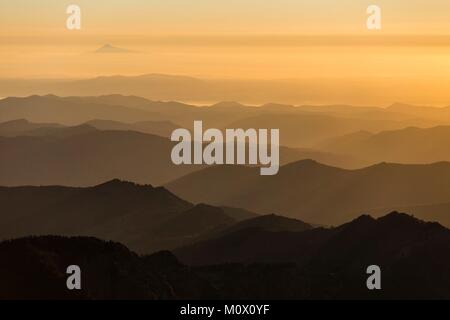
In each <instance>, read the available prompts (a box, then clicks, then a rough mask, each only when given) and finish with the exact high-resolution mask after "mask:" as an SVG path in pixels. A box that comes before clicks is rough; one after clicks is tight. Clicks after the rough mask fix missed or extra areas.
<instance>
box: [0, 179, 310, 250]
mask: <svg viewBox="0 0 450 320" xmlns="http://www.w3.org/2000/svg"><path fill="white" fill-rule="evenodd" d="M0 202H1V203H2V212H1V214H0V219H1V221H2V224H1V226H0V235H1V239H11V238H17V237H23V236H27V235H46V234H55V235H72V236H75V235H77V236H78V235H83V236H95V237H98V238H101V239H106V240H114V241H120V242H122V243H124V244H126V245H127V246H129V247H130V248H132V249H133V250H135V251H138V252H145V253H151V252H153V251H157V250H161V249H172V248H175V247H177V246H180V245H184V244H187V243H191V242H194V241H197V240H199V239H202V238H203V237H210V236H211V235H212V234H216V233H218V232H226V230H227V229H228V228H229V227H232V226H233V228H240V225H239V224H238V223H239V222H240V221H243V220H245V221H247V222H246V224H247V223H248V224H253V225H260V226H261V227H264V228H267V229H270V228H272V227H273V228H278V229H281V230H290V229H292V228H294V229H295V230H298V229H299V228H300V227H302V228H307V227H308V226H309V225H308V224H305V223H303V222H300V221H296V220H292V219H287V218H283V217H277V218H275V217H276V216H271V217H272V218H270V219H269V221H266V219H264V218H263V217H259V216H258V215H256V214H254V213H252V212H250V211H248V210H243V209H238V208H230V207H214V206H210V205H206V204H197V205H193V204H191V203H189V202H187V201H184V200H182V199H180V198H178V197H176V196H175V195H173V194H172V193H170V192H169V191H167V190H166V189H164V188H163V187H152V186H151V185H137V184H134V183H131V182H124V181H120V180H111V181H109V182H106V183H103V184H100V185H97V186H94V187H87V188H74V187H61V186H51V187H31V186H30V187H26V186H25V187H12V188H8V187H0ZM252 219H256V220H255V221H253V220H252ZM261 219H262V220H261ZM274 219H276V221H275V222H276V223H274V224H272V223H270V221H272V220H274ZM244 226H245V224H244Z"/></svg>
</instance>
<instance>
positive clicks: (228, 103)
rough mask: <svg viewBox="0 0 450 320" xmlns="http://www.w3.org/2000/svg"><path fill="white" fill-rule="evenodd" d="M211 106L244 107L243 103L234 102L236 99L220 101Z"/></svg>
mask: <svg viewBox="0 0 450 320" xmlns="http://www.w3.org/2000/svg"><path fill="white" fill-rule="evenodd" d="M211 107H213V108H241V107H245V105H243V104H241V103H239V102H236V101H221V102H217V103H215V104H213V105H211Z"/></svg>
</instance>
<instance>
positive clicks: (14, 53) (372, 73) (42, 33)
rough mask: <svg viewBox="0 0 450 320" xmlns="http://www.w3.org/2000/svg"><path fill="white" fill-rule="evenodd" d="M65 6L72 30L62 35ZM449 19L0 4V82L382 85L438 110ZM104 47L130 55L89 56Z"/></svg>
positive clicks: (402, 2) (140, 2) (60, 1)
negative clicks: (129, 79) (135, 79)
mask: <svg viewBox="0 0 450 320" xmlns="http://www.w3.org/2000/svg"><path fill="white" fill-rule="evenodd" d="M69 4H77V5H79V6H80V8H81V30H68V29H66V19H67V14H66V8H67V6H68V5H69ZM371 4H376V5H379V6H380V8H381V10H382V11H381V12H382V29H381V30H379V31H373V30H368V29H367V28H366V19H367V17H368V15H367V13H366V9H367V7H368V6H369V5H371ZM449 18H450V1H448V0H409V1H406V0H395V1H392V0H377V1H375V0H340V1H336V0H276V1H275V0H264V1H261V0H227V1H212V0H191V1H187V0H96V1H92V0H74V1H65V0H15V1H9V0H8V1H6V0H0V61H1V62H0V78H86V77H95V76H102V75H114V74H122V75H138V74H145V73H167V74H182V75H190V76H196V77H203V78H232V79H234V78H237V79H308V78H311V79H315V80H317V79H321V78H324V79H325V78H326V79H342V81H343V82H345V81H353V82H354V81H361V82H364V83H367V85H370V83H371V82H374V81H383V79H389V81H391V82H393V83H396V82H395V81H397V83H398V85H404V83H405V82H408V83H410V84H411V86H412V89H414V88H419V82H420V88H421V90H424V89H423V85H424V83H425V84H427V86H428V87H429V89H430V90H431V89H433V90H432V91H433V93H435V94H436V101H434V102H436V103H445V101H446V100H447V98H448V99H449V100H450V97H448V96H447V94H446V93H445V92H446V91H450V90H447V89H449V88H447V87H445V86H443V84H442V83H445V82H448V83H450V19H449ZM107 43H108V44H111V45H112V46H115V47H119V48H124V49H128V50H131V51H132V52H129V53H121V54H119V53H117V54H98V53H94V51H95V50H97V49H98V48H99V47H101V46H103V45H104V44H107ZM436 88H439V89H436ZM449 103H450V102H449Z"/></svg>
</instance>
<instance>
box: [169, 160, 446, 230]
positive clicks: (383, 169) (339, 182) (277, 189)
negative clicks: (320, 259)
mask: <svg viewBox="0 0 450 320" xmlns="http://www.w3.org/2000/svg"><path fill="white" fill-rule="evenodd" d="M216 181H220V184H217V183H216ZM211 185H214V186H215V187H214V188H211ZM193 186H195V187H193ZM166 187H167V188H168V189H169V190H171V191H172V192H174V193H175V194H177V195H178V196H180V197H182V198H183V199H187V200H189V201H191V202H194V203H196V202H206V203H210V204H213V205H230V206H235V207H240V208H246V209H248V210H251V211H254V212H277V213H279V214H282V215H285V216H289V217H293V218H297V219H300V220H302V221H308V222H312V223H319V224H324V225H330V224H340V223H343V222H345V221H346V220H348V219H352V218H354V217H356V216H358V215H360V214H361V213H364V212H368V211H370V210H374V209H381V208H391V207H406V206H407V207H412V206H420V205H430V204H438V203H444V202H448V199H450V163H447V162H441V163H434V164H428V165H402V164H389V163H380V164H378V165H374V166H370V167H366V168H362V169H357V170H344V169H340V168H335V167H330V166H326V165H322V164H320V163H317V162H315V161H311V160H302V161H298V162H294V163H290V164H287V165H285V166H282V167H281V168H280V171H279V173H278V174H277V175H275V176H260V175H259V172H258V169H257V168H250V167H233V166H221V167H211V168H206V169H203V170H200V171H197V172H194V173H191V174H189V175H187V176H185V177H182V178H180V179H177V180H175V181H173V182H171V183H169V184H167V185H166ZM419 217H420V216H419ZM435 218H436V219H437V218H439V222H440V223H442V224H444V225H447V226H448V225H450V215H448V216H445V217H443V216H442V215H439V216H437V215H436V217H434V216H433V214H432V213H430V214H429V215H427V219H431V220H434V219H435Z"/></svg>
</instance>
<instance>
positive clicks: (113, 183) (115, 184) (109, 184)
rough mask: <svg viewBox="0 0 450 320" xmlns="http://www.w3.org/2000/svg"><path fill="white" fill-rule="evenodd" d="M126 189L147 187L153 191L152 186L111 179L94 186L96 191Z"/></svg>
mask: <svg viewBox="0 0 450 320" xmlns="http://www.w3.org/2000/svg"><path fill="white" fill-rule="evenodd" d="M126 187H135V188H139V187H147V188H151V189H153V186H152V185H149V184H146V185H140V184H137V183H134V182H130V181H125V180H120V179H112V180H109V181H106V182H104V183H101V184H98V185H96V186H94V188H96V189H110V188H126Z"/></svg>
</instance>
